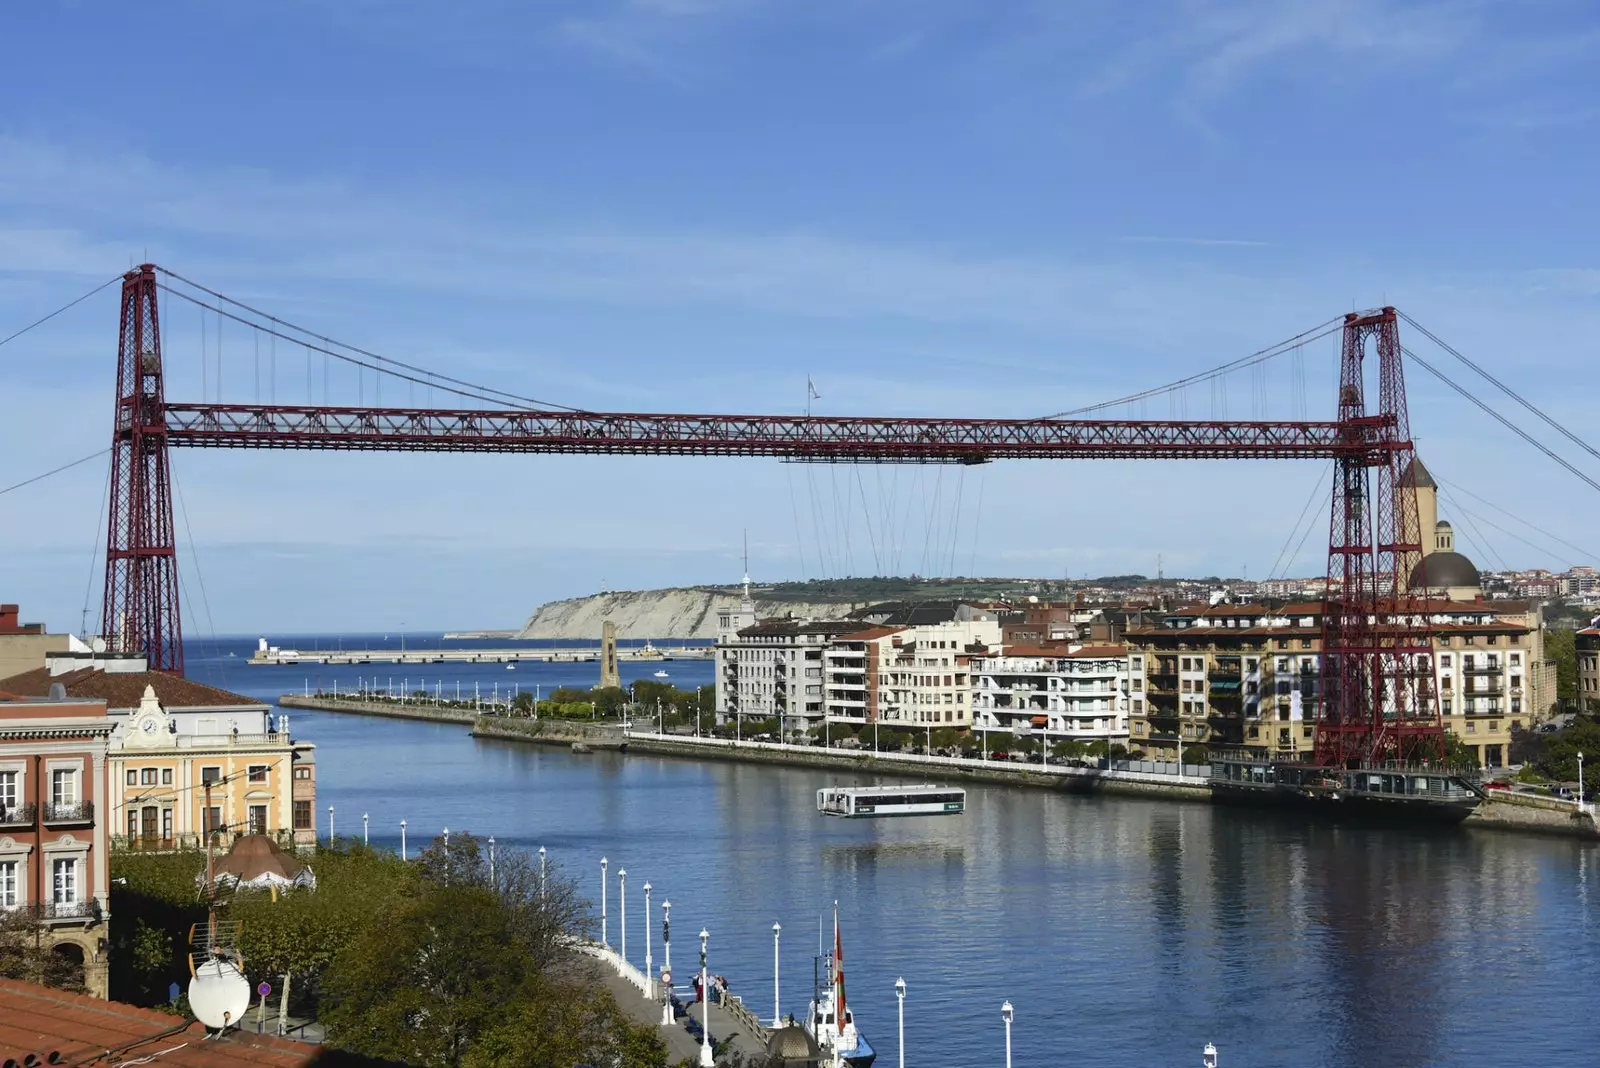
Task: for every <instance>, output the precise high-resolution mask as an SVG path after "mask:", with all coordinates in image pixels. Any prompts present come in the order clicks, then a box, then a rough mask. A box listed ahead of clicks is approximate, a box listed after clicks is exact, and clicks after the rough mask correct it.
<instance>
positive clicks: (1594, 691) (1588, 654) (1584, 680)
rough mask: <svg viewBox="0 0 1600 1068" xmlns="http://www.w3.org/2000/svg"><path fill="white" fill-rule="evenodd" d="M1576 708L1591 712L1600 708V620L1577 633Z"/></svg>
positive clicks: (1590, 622) (1593, 621) (1594, 621)
mask: <svg viewBox="0 0 1600 1068" xmlns="http://www.w3.org/2000/svg"><path fill="white" fill-rule="evenodd" d="M1574 644H1576V645H1577V647H1578V707H1579V709H1581V710H1582V711H1585V712H1592V711H1594V710H1595V708H1596V707H1600V619H1592V620H1590V621H1589V625H1588V626H1587V627H1584V628H1583V629H1582V630H1580V631H1578V633H1577V634H1576V635H1575V640H1574Z"/></svg>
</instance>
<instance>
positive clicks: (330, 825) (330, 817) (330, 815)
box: [328, 805, 333, 846]
mask: <svg viewBox="0 0 1600 1068" xmlns="http://www.w3.org/2000/svg"><path fill="white" fill-rule="evenodd" d="M328 844H329V845H330V846H331V845H333V806H332V805H329V806H328Z"/></svg>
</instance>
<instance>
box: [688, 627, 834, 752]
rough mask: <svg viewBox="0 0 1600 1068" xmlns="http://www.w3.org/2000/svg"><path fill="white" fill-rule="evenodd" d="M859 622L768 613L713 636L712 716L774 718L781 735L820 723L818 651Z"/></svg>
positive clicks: (820, 666)
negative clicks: (714, 702)
mask: <svg viewBox="0 0 1600 1068" xmlns="http://www.w3.org/2000/svg"><path fill="white" fill-rule="evenodd" d="M859 626H860V624H859V623H855V622H845V621H829V620H799V619H767V620H762V621H760V622H758V623H752V624H750V625H748V626H745V627H743V628H741V629H739V630H738V631H736V632H733V633H731V634H728V635H726V636H720V635H719V638H718V641H717V720H718V722H722V723H726V722H728V721H729V720H737V721H739V722H740V723H743V722H745V721H749V720H761V721H764V720H769V719H776V720H778V721H779V730H780V731H781V732H782V734H783V735H784V737H786V738H787V737H789V736H791V735H793V734H795V733H796V732H806V731H812V730H816V729H819V728H821V727H822V723H823V715H824V708H825V705H824V698H823V670H824V668H823V653H824V650H826V649H827V648H828V643H829V642H830V641H831V640H832V639H833V638H834V637H835V636H837V635H839V634H841V633H843V632H845V631H849V630H853V629H855V628H857V627H859Z"/></svg>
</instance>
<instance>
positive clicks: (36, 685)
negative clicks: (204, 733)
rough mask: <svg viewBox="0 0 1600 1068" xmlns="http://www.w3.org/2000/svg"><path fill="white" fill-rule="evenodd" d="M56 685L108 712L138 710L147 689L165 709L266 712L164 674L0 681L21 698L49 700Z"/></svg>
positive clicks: (34, 675) (247, 700) (25, 676)
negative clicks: (257, 710) (103, 705)
mask: <svg viewBox="0 0 1600 1068" xmlns="http://www.w3.org/2000/svg"><path fill="white" fill-rule="evenodd" d="M52 683H60V684H61V685H62V686H64V687H66V691H67V696H68V697H75V698H80V699H88V700H97V701H104V702H105V703H106V706H107V707H108V708H136V707H138V704H139V699H140V698H141V697H143V696H144V688H145V687H146V686H152V687H154V688H155V691H156V697H157V698H158V699H159V700H160V701H161V705H162V707H163V708H166V709H169V710H174V711H175V710H178V709H183V708H240V707H249V708H262V707H265V706H264V704H263V702H261V701H258V700H256V699H255V698H253V697H245V696H243V695H241V694H236V693H229V692H228V691H227V690H219V689H217V688H216V687H215V686H207V685H205V684H204V683H199V682H192V681H190V680H189V679H186V678H183V677H181V676H179V675H168V674H165V673H164V672H160V671H131V672H125V673H120V672H119V673H112V672H105V671H101V670H100V669H99V668H79V669H78V670H76V671H68V672H66V673H65V674H62V675H51V674H50V669H49V668H35V669H34V670H32V671H25V672H23V673H22V674H21V675H13V676H11V677H10V678H9V679H0V691H4V692H6V693H14V694H17V695H18V696H19V697H45V696H47V695H48V694H49V693H50V686H51V684H52Z"/></svg>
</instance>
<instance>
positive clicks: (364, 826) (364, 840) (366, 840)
mask: <svg viewBox="0 0 1600 1068" xmlns="http://www.w3.org/2000/svg"><path fill="white" fill-rule="evenodd" d="M361 844H362V845H371V844H372V841H371V839H369V838H368V837H367V814H366V813H365V812H363V813H362V814H361Z"/></svg>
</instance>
